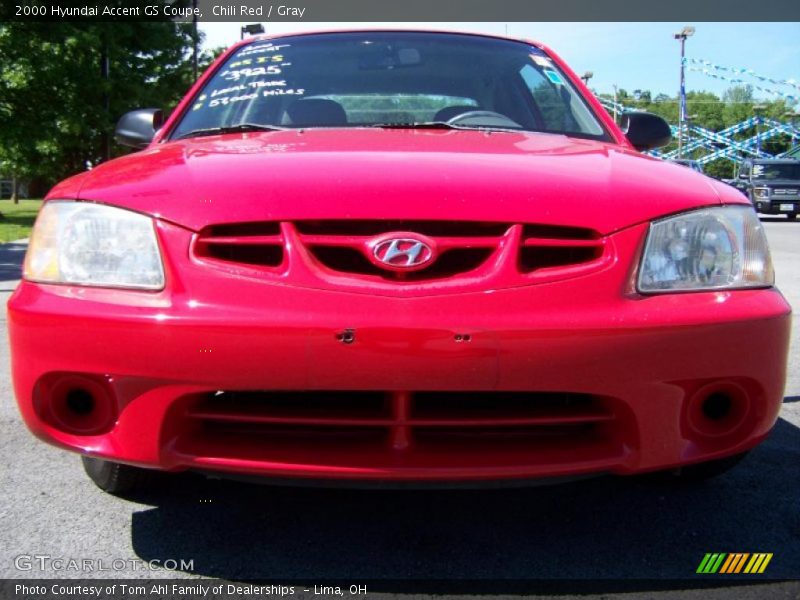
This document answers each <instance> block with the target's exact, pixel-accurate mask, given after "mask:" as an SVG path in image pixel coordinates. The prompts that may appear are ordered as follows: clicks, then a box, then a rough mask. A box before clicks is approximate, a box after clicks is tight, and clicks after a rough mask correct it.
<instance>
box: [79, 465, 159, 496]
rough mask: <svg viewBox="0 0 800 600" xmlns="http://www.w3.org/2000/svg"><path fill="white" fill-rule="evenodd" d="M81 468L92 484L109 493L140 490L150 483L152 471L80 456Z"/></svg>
mask: <svg viewBox="0 0 800 600" xmlns="http://www.w3.org/2000/svg"><path fill="white" fill-rule="evenodd" d="M81 461H82V462H83V470H84V471H86V474H87V475H88V476H89V479H91V480H92V481H93V482H94V484H95V485H96V486H97V487H99V488H100V489H101V490H103V491H104V492H108V493H109V494H125V493H129V492H135V491H141V490H144V489H146V488H147V487H149V486H150V485H151V484H152V480H153V473H152V471H150V470H148V469H140V468H138V467H131V466H130V465H121V464H119V463H115V462H111V461H108V460H103V459H100V458H93V457H91V456H82V457H81Z"/></svg>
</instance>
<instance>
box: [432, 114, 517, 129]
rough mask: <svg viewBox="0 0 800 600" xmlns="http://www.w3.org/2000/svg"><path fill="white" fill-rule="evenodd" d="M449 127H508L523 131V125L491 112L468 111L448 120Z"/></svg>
mask: <svg viewBox="0 0 800 600" xmlns="http://www.w3.org/2000/svg"><path fill="white" fill-rule="evenodd" d="M447 124H448V125H474V126H476V127H506V128H512V129H522V125H520V124H519V123H517V122H516V121H514V120H512V119H509V118H508V117H507V116H505V115H503V114H500V113H497V112H494V111H491V110H468V111H467V112H463V113H461V114H458V115H456V116H455V117H452V118H451V119H448V120H447Z"/></svg>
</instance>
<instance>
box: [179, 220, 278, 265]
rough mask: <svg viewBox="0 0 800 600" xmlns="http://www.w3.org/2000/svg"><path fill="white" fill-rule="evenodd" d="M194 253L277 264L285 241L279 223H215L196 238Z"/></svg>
mask: <svg viewBox="0 0 800 600" xmlns="http://www.w3.org/2000/svg"><path fill="white" fill-rule="evenodd" d="M194 253H195V255H196V256H198V257H201V258H210V259H212V260H218V261H223V262H228V263H240V264H244V265H249V266H257V267H273V268H275V267H279V266H281V265H282V264H283V260H284V241H283V235H282V234H281V228H280V224H279V223H245V224H240V225H216V226H214V227H209V228H207V229H206V230H204V231H203V232H202V233H201V234H200V235H199V236H198V237H197V238H196V240H195V244H194Z"/></svg>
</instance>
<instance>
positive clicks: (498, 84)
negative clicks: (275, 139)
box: [171, 32, 610, 140]
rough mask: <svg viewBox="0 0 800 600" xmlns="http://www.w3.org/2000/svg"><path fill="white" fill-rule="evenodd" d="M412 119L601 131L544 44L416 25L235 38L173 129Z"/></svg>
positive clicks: (185, 132) (403, 122)
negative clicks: (237, 43) (240, 42)
mask: <svg viewBox="0 0 800 600" xmlns="http://www.w3.org/2000/svg"><path fill="white" fill-rule="evenodd" d="M420 124H428V125H430V124H439V125H443V124H444V125H448V126H452V127H454V128H458V129H461V128H477V129H499V130H527V131H543V132H550V133H563V134H567V135H573V136H577V137H586V138H593V139H600V140H610V138H609V137H608V135H607V133H606V132H605V130H604V129H603V127H602V126H601V125H600V122H599V120H598V119H597V117H596V116H595V115H594V114H593V113H592V112H591V110H590V109H589V107H588V106H587V104H586V102H585V101H584V99H583V98H582V97H581V96H580V95H579V93H578V92H577V90H575V88H573V86H572V85H571V84H570V83H569V81H568V79H567V77H566V76H565V75H564V73H563V72H562V71H561V70H560V69H559V68H558V67H557V66H556V65H555V63H554V62H553V61H552V60H551V59H550V58H549V57H548V56H547V55H546V54H545V53H544V52H543V51H542V50H540V49H538V48H536V47H534V46H531V45H528V44H524V43H522V42H514V41H509V40H499V39H493V38H486V37H480V36H471V35H460V34H440V33H419V32H359V33H326V34H314V35H303V36H293V37H286V38H280V39H275V40H270V41H267V40H262V41H256V42H254V43H252V44H249V45H246V46H243V47H241V48H240V49H239V50H237V51H236V52H235V53H234V54H232V55H231V56H230V57H229V58H228V60H227V61H226V62H225V64H224V65H222V67H220V68H219V69H218V70H217V72H216V73H215V74H214V75H213V77H212V78H211V79H210V80H209V81H208V83H207V84H206V85H205V86H204V88H203V89H202V90H201V91H200V92H199V93H198V95H197V96H196V97H195V98H194V99H193V103H192V105H191V106H190V107H189V109H188V110H187V111H186V113H185V114H184V115H183V117H182V119H181V120H180V122H179V123H178V125H177V127H175V129H174V130H173V131H172V133H171V138H172V139H176V138H180V137H185V136H189V135H208V134H212V133H214V132H215V130H216V132H217V133H220V132H221V131H224V130H228V129H230V128H234V129H235V128H236V127H237V126H238V127H239V130H242V131H244V130H245V129H246V128H249V129H251V130H255V129H257V128H258V127H262V128H268V127H295V128H299V127H302V128H309V127H372V126H378V127H380V126H386V127H391V126H414V125H420ZM242 126H245V127H242Z"/></svg>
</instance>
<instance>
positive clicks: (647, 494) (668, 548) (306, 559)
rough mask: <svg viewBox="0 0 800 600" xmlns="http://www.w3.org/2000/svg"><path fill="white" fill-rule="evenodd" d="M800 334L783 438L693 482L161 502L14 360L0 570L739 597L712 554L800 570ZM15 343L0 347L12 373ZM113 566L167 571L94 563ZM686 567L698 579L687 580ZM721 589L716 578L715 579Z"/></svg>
mask: <svg viewBox="0 0 800 600" xmlns="http://www.w3.org/2000/svg"><path fill="white" fill-rule="evenodd" d="M765 226H766V229H767V232H768V235H769V237H770V241H771V243H772V248H773V253H774V259H775V263H776V268H777V273H778V283H779V285H780V287H781V289H782V290H783V291H784V293H785V294H786V296H787V297H788V298H789V300H790V302H792V303H793V305H795V306H800V243H799V242H798V240H800V223H788V222H784V221H782V220H780V219H775V220H765ZM20 250H21V247H20V246H6V247H3V248H2V249H0V289H2V290H4V291H5V292H6V293H3V294H2V296H3V297H6V296H7V295H8V294H7V292H8V291H9V290H11V289H12V288H13V284H14V281H13V279H14V278H15V277H16V275H15V273H17V272H18V270H17V267H14V266H13V265H14V264H15V261H17V264H18V261H19V256H20V255H21V252H20ZM798 322H800V320H798ZM2 327H3V328H5V321H4V320H3V325H2ZM797 329H798V325H797V324H796V325H795V326H794V342H793V349H792V357H791V368H790V373H791V375H790V378H789V382H788V387H787V392H786V396H787V397H786V400H785V404H784V409H783V413H782V418H781V420H780V422H779V423H778V425H777V427H776V428H775V431H774V433H773V435H772V436H771V437H770V438H769V439H768V440H767V441H766V442H765V443H764V444H763V445H761V446H760V447H759V448H758V449H757V450H755V451H754V452H753V453H752V454H751V456H749V457H748V458H747V460H746V461H745V462H744V463H743V464H742V465H740V466H739V467H738V468H737V469H735V470H734V471H732V472H731V473H729V474H727V475H725V476H724V477H721V478H719V479H717V480H715V481H713V482H709V483H707V484H705V485H702V486H700V487H693V488H692V487H678V488H674V487H659V486H653V485H645V484H642V483H639V482H634V481H628V480H618V479H611V478H606V479H595V480H590V481H584V482H580V483H574V484H569V485H563V486H557V487H542V488H530V489H524V490H494V491H489V490H484V491H435V492H430V491H427V492H423V491H405V492H386V491H354V490H325V489H303V488H299V489H295V488H272V487H267V486H254V485H247V484H243V483H234V482H221V481H207V480H204V479H201V478H199V477H196V476H191V475H187V476H181V477H177V478H174V479H172V480H171V481H169V482H166V483H165V486H166V489H165V490H164V491H163V492H162V493H160V494H151V495H145V496H140V497H137V498H135V499H128V500H123V499H119V498H115V497H113V496H109V495H106V494H103V493H101V492H99V491H98V490H96V489H95V488H94V486H93V485H92V484H91V483H90V482H89V481H88V480H87V479H86V478H85V477H84V475H83V472H82V470H81V467H80V464H79V461H78V459H77V458H76V457H75V456H74V455H71V454H68V453H65V452H62V451H59V450H56V449H54V448H51V447H50V446H47V445H45V444H42V443H40V442H38V441H36V440H35V439H34V438H33V437H32V436H31V435H30V434H28V432H27V431H26V430H25V429H24V427H23V425H22V423H21V422H20V419H19V417H18V415H17V413H16V408H15V406H14V404H13V400H12V391H11V388H10V383H9V378H8V374H7V370H8V369H7V366H5V367H4V368H3V370H2V375H1V376H0V448H2V452H3V460H2V464H3V467H2V490H3V495H2V501H0V577H25V576H31V575H33V576H37V577H47V576H49V577H54V576H65V577H76V576H78V573H74V572H53V571H49V572H39V571H32V572H25V571H19V570H17V569H16V568H15V566H14V557H16V556H18V555H21V554H24V555H25V554H26V555H35V554H39V555H41V554H47V555H51V556H58V557H66V558H92V559H97V560H102V561H106V563H109V562H110V561H111V560H113V559H123V560H126V561H127V560H129V559H138V560H144V561H149V560H153V559H158V560H162V561H163V560H166V559H185V560H189V559H191V560H193V561H194V571H193V573H189V572H184V571H179V572H178V573H177V574H176V575H177V576H179V577H187V578H189V577H196V576H202V577H221V578H225V579H245V578H254V577H259V578H276V579H280V578H306V579H308V580H311V581H312V582H313V581H314V580H319V579H321V578H336V579H351V578H371V579H386V580H392V579H398V580H399V579H408V578H418V579H449V578H455V579H464V578H468V579H483V580H486V581H487V582H489V583H487V584H486V585H483V586H480V587H471V588H468V589H463V590H461V591H463V592H468V591H471V592H472V593H481V592H482V593H485V594H491V595H495V596H496V595H498V594H505V593H514V592H518V591H522V590H521V589H520V587H519V584H514V583H511V582H509V583H501V582H500V581H499V580H515V579H530V578H536V577H545V578H552V577H559V578H564V579H586V578H604V579H608V580H609V581H608V583H606V584H603V585H602V586H600V588H597V590H596V591H603V592H606V593H607V594H608V593H614V592H630V593H632V594H635V597H637V598H641V597H654V596H656V597H659V598H670V597H673V596H675V595H677V594H678V593H683V592H679V590H682V589H683V588H686V587H687V586H688V587H690V588H694V591H693V592H690V595H691V597H698V598H699V597H701V596H702V597H704V598H723V597H727V596H728V595H729V594H730V591H729V590H725V589H710V590H709V589H703V588H702V587H700V584H699V582H698V581H697V580H691V577H692V573H693V572H694V569H695V568H696V566H697V564H698V562H699V560H700V558H701V557H702V556H703V554H704V553H706V552H713V551H725V552H732V551H744V552H753V551H764V552H773V553H774V554H775V556H774V559H773V561H772V563H771V564H770V566H769V569H768V575H769V576H770V577H771V578H785V579H797V578H798V577H799V576H800V559H798V557H800V518H799V515H800V511H798V498H800V477H798V464H800V429H799V427H800V402H798V400H800V369H798V367H799V366H800V347H798V340H800V336H799V335H798V331H797ZM742 352H747V348H746V346H743V347H742ZM7 353H8V351H7V348H6V346H5V344H0V363H2V364H3V365H7V363H8V356H7ZM112 575H123V576H138V577H141V576H149V577H163V576H165V575H166V573H165V571H163V570H158V571H155V572H149V573H142V572H140V571H135V572H134V571H132V570H131V569H127V570H125V571H122V572H121V573H113V572H104V573H98V576H101V577H110V576H112ZM687 577H688V578H690V581H689V582H688V583H687V582H686V581H679V579H681V578H687ZM633 578H638V579H639V580H634V579H633ZM641 578H645V579H651V580H657V581H655V582H654V581H650V582H647V581H641ZM726 581H729V580H724V579H720V578H717V579H714V580H713V581H712V582H711V583H712V584H713V586H717V587H718V586H720V585H723V584H725V583H726ZM706 583H708V582H706ZM578 585H579V584H571V585H570V586H567V587H561V588H559V589H560V590H561V592H562V593H565V594H567V595H569V594H573V593H579V592H580V591H586V588H580V587H576V586H578ZM548 589H550V591H552V588H548ZM525 590H526V591H528V592H534V591H537V590H540V591H547V589H541V588H540V587H538V586H534V587H527V588H525ZM657 590H661V591H658V592H657ZM664 590H667V591H664ZM669 590H673V591H669ZM371 591H373V592H378V591H380V592H384V593H387V594H393V593H397V592H410V591H415V592H418V593H423V594H425V593H436V592H442V591H446V587H445V589H442V588H440V587H436V586H435V585H434V584H432V583H424V582H421V583H419V584H418V585H417V586H415V587H413V588H409V586H408V584H400V583H394V582H392V581H387V582H386V583H384V584H381V585H380V586H377V587H373V588H372V590H371ZM737 595H738V596H739V597H743V598H744V597H752V598H756V597H761V598H763V597H766V596H767V595H769V596H776V595H779V596H780V597H794V598H797V597H800V588H798V586H797V585H796V584H794V583H789V584H787V583H772V584H770V585H769V586H768V587H764V586H761V585H758V586H749V587H745V588H740V589H738V590H737ZM607 597H609V596H607ZM620 597H622V596H620ZM631 597H633V596H631Z"/></svg>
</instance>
